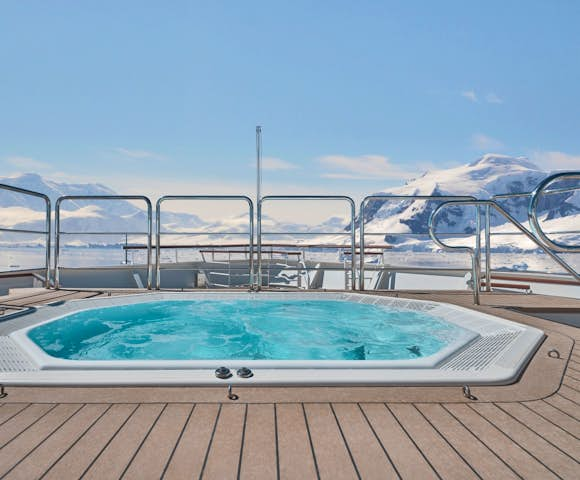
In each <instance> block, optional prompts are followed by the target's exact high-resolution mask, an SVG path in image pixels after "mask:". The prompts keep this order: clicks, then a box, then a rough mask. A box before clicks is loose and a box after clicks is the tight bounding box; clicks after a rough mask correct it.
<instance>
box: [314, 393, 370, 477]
mask: <svg viewBox="0 0 580 480" xmlns="http://www.w3.org/2000/svg"><path fill="white" fill-rule="evenodd" d="M304 411H305V413H306V421H307V424H308V427H309V430H310V437H311V439H312V446H313V450H314V455H315V459H316V463H317V466H318V472H319V474H320V477H321V478H332V479H337V480H339V479H352V478H359V474H358V472H357V471H356V469H355V465H354V463H353V459H352V458H351V454H350V451H349V450H348V448H347V445H346V444H345V442H344V439H343V437H342V434H341V431H340V429H339V426H338V424H337V422H336V419H335V417H334V414H333V413H332V410H331V408H330V405H329V404H316V403H314V404H306V405H304Z"/></svg>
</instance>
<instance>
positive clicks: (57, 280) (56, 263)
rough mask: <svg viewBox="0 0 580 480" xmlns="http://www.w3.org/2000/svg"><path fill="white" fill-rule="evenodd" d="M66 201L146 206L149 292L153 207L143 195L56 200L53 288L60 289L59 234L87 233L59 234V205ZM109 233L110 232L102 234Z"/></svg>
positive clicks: (73, 196)
mask: <svg viewBox="0 0 580 480" xmlns="http://www.w3.org/2000/svg"><path fill="white" fill-rule="evenodd" d="M66 200H141V201H143V202H145V204H146V205H147V232H146V233H143V234H144V235H147V290H151V279H152V276H153V271H152V267H151V250H152V247H151V236H152V233H153V207H152V206H151V200H149V198H148V197H146V196H144V195H64V196H62V197H59V198H58V199H57V200H56V204H55V206H54V224H55V226H54V230H55V245H54V287H55V288H60V235H61V233H63V234H66V233H69V234H72V233H74V234H75V235H83V234H84V235H86V234H89V233H88V232H61V231H60V205H61V203H62V202H64V201H66ZM104 233H110V232H104Z"/></svg>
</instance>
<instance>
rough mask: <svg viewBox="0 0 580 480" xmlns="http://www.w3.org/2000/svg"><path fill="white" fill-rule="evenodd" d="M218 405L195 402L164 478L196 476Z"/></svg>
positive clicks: (207, 443)
mask: <svg viewBox="0 0 580 480" xmlns="http://www.w3.org/2000/svg"><path fill="white" fill-rule="evenodd" d="M219 409H220V406H219V405H217V404H197V405H195V406H194V408H193V411H192V412H191V416H190V417H189V419H188V421H187V424H186V425H185V427H184V429H183V432H182V434H181V438H180V439H179V442H178V444H177V445H176V448H175V450H174V451H173V455H172V457H171V459H170V460H169V463H168V465H167V469H166V471H165V476H164V478H166V479H176V480H179V479H181V478H186V477H189V478H198V477H199V475H200V473H201V469H202V467H203V462H204V459H205V455H206V452H207V449H208V446H209V442H210V440H211V436H212V433H213V429H214V425H215V424H216V420H217V416H218V412H219Z"/></svg>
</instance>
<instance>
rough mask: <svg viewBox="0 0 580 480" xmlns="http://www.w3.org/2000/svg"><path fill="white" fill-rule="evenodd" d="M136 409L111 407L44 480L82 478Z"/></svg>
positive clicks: (122, 406)
mask: <svg viewBox="0 0 580 480" xmlns="http://www.w3.org/2000/svg"><path fill="white" fill-rule="evenodd" d="M136 409H137V405H130V404H116V405H111V408H110V409H109V410H107V411H106V412H105V414H104V415H103V416H102V417H101V418H99V419H98V420H97V421H96V422H95V424H94V425H93V426H92V427H91V428H90V429H89V430H87V432H86V433H85V434H84V435H83V436H82V438H80V439H79V440H78V441H77V442H76V443H74V444H73V445H70V449H69V450H68V451H67V452H66V453H65V454H64V455H63V456H62V457H61V458H59V459H58V460H57V461H56V462H55V463H54V464H53V465H52V466H51V467H49V469H48V471H47V473H46V475H45V476H44V480H61V479H63V478H67V477H69V478H80V477H81V475H82V474H83V472H85V471H86V470H87V469H88V468H89V467H90V465H91V464H92V462H93V461H95V459H96V458H97V457H98V456H99V454H100V453H101V452H102V451H103V450H104V449H105V447H106V446H107V445H108V443H109V442H110V441H111V439H113V438H114V437H115V434H116V433H117V432H118V431H119V430H120V429H121V427H122V426H123V425H124V422H126V421H127V420H128V419H129V418H130V416H131V414H132V413H133V412H135V410H136Z"/></svg>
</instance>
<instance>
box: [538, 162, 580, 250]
mask: <svg viewBox="0 0 580 480" xmlns="http://www.w3.org/2000/svg"><path fill="white" fill-rule="evenodd" d="M562 180H580V172H561V173H556V174H554V175H550V176H549V177H548V178H546V179H545V180H543V181H542V182H540V183H539V185H538V186H537V187H536V188H535V189H534V191H533V192H532V194H531V198H530V204H529V207H528V220H529V222H530V227H531V228H532V231H533V232H534V234H535V235H536V236H537V237H538V238H539V239H540V240H541V241H542V242H543V243H544V244H545V245H546V246H548V247H549V248H551V249H552V250H555V251H557V252H563V253H564V252H568V253H578V252H580V245H564V244H561V243H559V242H556V241H555V240H552V239H550V238H548V236H547V235H546V233H545V232H544V231H543V230H542V226H541V225H540V222H539V220H538V204H539V202H540V198H542V196H543V195H545V194H546V193H548V194H549V193H554V192H558V193H560V192H562V191H570V190H579V189H580V184H579V185H577V186H576V187H574V188H572V189H570V188H566V189H555V190H546V189H547V188H548V187H549V186H550V185H552V184H553V183H555V182H558V181H562Z"/></svg>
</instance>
